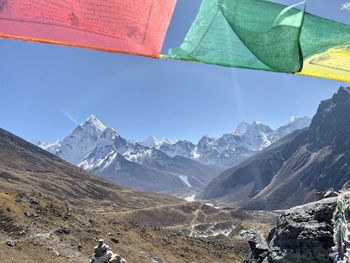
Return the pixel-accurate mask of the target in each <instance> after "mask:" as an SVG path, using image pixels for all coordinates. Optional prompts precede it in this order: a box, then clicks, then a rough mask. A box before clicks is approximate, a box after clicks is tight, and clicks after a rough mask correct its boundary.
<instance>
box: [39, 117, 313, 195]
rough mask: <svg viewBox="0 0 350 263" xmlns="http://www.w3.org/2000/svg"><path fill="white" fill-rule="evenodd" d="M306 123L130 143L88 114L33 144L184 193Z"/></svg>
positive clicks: (130, 183) (141, 184)
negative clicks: (54, 138)
mask: <svg viewBox="0 0 350 263" xmlns="http://www.w3.org/2000/svg"><path fill="white" fill-rule="evenodd" d="M309 124H310V119H309V118H307V117H303V118H296V119H294V120H293V121H291V122H290V123H289V124H287V125H286V126H283V127H281V128H279V129H277V130H272V129H271V128H270V127H268V126H267V125H265V124H263V123H262V122H253V123H252V124H248V123H242V124H240V125H239V126H238V128H237V129H236V131H235V132H233V133H229V134H225V135H223V136H222V137H221V138H219V139H215V138H209V137H203V138H202V139H201V140H200V141H199V143H198V144H197V145H195V144H193V143H192V142H189V141H184V140H183V141H175V140H170V139H162V140H158V139H156V138H154V137H150V138H148V139H147V140H146V141H145V142H141V143H135V142H133V141H131V140H127V139H125V138H123V137H121V136H120V135H119V134H118V133H117V132H116V131H115V130H114V129H111V128H108V127H106V126H105V125H104V124H103V123H102V122H101V121H100V120H98V119H97V118H96V117H95V116H94V115H92V116H90V117H89V118H88V119H87V120H86V121H85V122H83V123H82V124H81V125H79V126H78V127H77V128H75V129H74V130H73V132H72V133H71V134H70V135H68V136H67V137H66V138H64V139H63V140H62V141H60V142H56V143H53V144H47V143H41V142H34V143H35V144H36V145H38V146H40V147H41V148H43V149H45V150H47V151H49V152H51V153H53V154H55V155H57V156H59V157H61V158H62V159H64V160H66V161H68V162H70V163H72V164H74V165H77V166H79V167H81V168H83V169H85V170H87V171H90V172H93V173H95V174H98V175H101V176H103V177H105V178H108V179H109V180H112V181H114V182H116V183H118V184H121V185H123V186H127V187H132V188H136V189H140V190H145V191H156V192H166V193H169V194H173V195H176V196H179V197H184V196H188V195H192V194H194V193H197V192H198V191H200V190H201V189H203V188H205V187H206V186H207V185H208V183H209V182H210V181H211V180H212V179H213V178H214V177H215V176H216V175H218V174H219V173H220V172H221V171H223V170H224V169H226V168H228V167H232V166H233V165H235V164H238V163H240V162H241V161H243V160H245V159H247V158H248V157H250V156H252V155H254V154H255V153H257V152H259V151H260V150H262V149H264V148H266V147H267V146H269V145H270V144H271V143H273V142H274V141H277V140H278V139H280V138H281V137H283V136H285V135H286V134H288V133H290V132H293V131H294V130H296V129H300V128H304V127H306V126H308V125H309Z"/></svg>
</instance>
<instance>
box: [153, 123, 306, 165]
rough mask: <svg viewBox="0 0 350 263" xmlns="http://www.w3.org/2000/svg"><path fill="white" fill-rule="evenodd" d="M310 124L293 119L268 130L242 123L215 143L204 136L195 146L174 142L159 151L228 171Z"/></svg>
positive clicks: (260, 126) (163, 146)
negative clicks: (226, 168)
mask: <svg viewBox="0 0 350 263" xmlns="http://www.w3.org/2000/svg"><path fill="white" fill-rule="evenodd" d="M310 123H311V119H310V118H308V117H301V118H293V119H292V120H291V122H289V123H288V124H287V125H285V126H282V127H280V128H278V129H276V130H272V129H271V128H270V127H269V126H267V125H265V124H264V123H263V122H261V121H254V122H253V123H251V124H249V123H246V122H243V123H241V124H239V125H238V127H237V128H236V130H235V131H234V132H232V133H228V134H224V135H223V136H222V137H220V138H218V139H216V138H211V137H208V136H204V137H202V138H201V139H200V140H199V142H198V144H197V145H195V144H193V143H191V142H189V141H178V142H176V143H175V144H166V143H163V144H162V145H161V146H160V147H159V149H160V150H161V151H163V152H164V153H166V154H167V155H169V156H172V157H173V156H176V155H180V156H183V157H186V158H191V159H193V160H196V161H198V162H201V163H203V164H207V165H217V166H221V167H232V166H234V165H236V164H238V163H240V162H242V161H243V160H245V159H247V158H248V157H250V156H252V155H254V154H255V153H257V152H259V151H261V150H263V149H265V148H266V147H268V146H270V145H271V144H272V143H274V142H276V141H277V140H279V139H281V138H283V137H284V136H286V135H288V134H290V133H292V132H294V131H296V130H298V129H303V128H306V127H308V126H309V125H310Z"/></svg>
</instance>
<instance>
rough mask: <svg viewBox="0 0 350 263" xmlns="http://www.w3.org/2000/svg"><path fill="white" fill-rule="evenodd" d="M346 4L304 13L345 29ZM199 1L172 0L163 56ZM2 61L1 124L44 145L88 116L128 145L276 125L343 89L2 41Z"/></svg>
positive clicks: (311, 5)
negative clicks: (240, 125) (254, 124)
mask: <svg viewBox="0 0 350 263" xmlns="http://www.w3.org/2000/svg"><path fill="white" fill-rule="evenodd" d="M287 1H288V0H287ZM289 2H294V3H295V0H293V1H289ZM346 2H347V1H345V0H309V2H308V11H309V12H312V13H316V14H319V15H322V16H326V17H328V18H332V19H335V20H337V21H341V22H344V23H348V24H350V11H349V10H346V9H343V10H342V5H343V4H345V3H346ZM199 4H200V1H199V0H178V5H177V8H176V11H175V14H174V20H173V21H172V24H171V27H170V29H169V32H168V35H167V39H166V42H165V46H164V51H166V50H167V49H168V48H169V47H176V46H178V45H179V44H180V43H181V41H182V40H183V37H184V35H185V33H186V32H187V30H188V28H189V26H190V25H191V23H192V22H193V20H194V17H195V14H196V12H197V10H198V7H199ZM349 7H350V5H349ZM0 57H1V60H0V69H1V71H0V127H1V128H4V129H7V130H9V131H11V132H13V133H15V134H17V135H19V136H21V137H23V138H25V139H38V140H41V141H46V142H51V141H56V140H59V139H62V138H63V137H64V136H66V135H67V134H68V133H69V132H70V131H71V130H72V129H74V127H75V126H76V125H77V123H79V122H81V121H83V120H84V119H86V118H87V117H88V116H89V115H90V114H95V115H96V116H97V117H98V118H99V119H100V120H101V121H102V122H104V123H105V124H106V125H108V126H110V127H113V128H115V129H116V130H117V131H118V133H119V134H121V135H122V136H123V137H126V138H129V139H133V140H143V139H145V138H146V137H148V135H150V134H153V135H155V136H157V137H164V136H165V137H171V138H177V139H189V140H192V141H197V140H198V139H199V138H200V137H201V136H202V135H210V136H216V137H217V136H221V135H222V134H223V133H226V132H229V131H232V130H234V128H235V127H236V126H237V124H238V123H239V122H241V121H248V122H251V121H253V120H262V121H264V122H265V123H267V124H269V125H271V126H272V127H277V126H279V125H282V124H284V123H286V122H288V120H289V118H290V117H291V116H292V115H295V116H304V115H307V116H313V114H314V113H315V112H316V110H317V106H318V104H319V102H320V101H321V100H324V99H327V98H329V97H330V96H331V95H332V94H333V93H334V92H336V91H337V89H338V87H339V86H341V85H345V84H342V83H340V82H335V81H330V80H323V79H316V78H309V77H301V76H293V75H286V74H277V73H269V72H259V71H252V70H240V69H230V68H224V67H218V66H212V65H205V64H199V63H186V62H181V61H168V60H155V59H148V58H143V57H135V56H130V55H120V54H114V53H104V52H97V51H91V50H84V49H77V48H69V47H59V46H52V45H44V44H34V43H29V42H20V41H13V40H3V39H0Z"/></svg>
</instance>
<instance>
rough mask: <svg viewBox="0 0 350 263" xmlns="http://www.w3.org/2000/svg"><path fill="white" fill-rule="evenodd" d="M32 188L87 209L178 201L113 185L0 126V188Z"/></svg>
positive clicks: (2, 190)
mask: <svg viewBox="0 0 350 263" xmlns="http://www.w3.org/2000/svg"><path fill="white" fill-rule="evenodd" d="M32 190H34V191H37V192H40V193H43V194H45V195H46V196H50V197H54V198H56V199H58V200H64V201H69V202H71V203H72V204H76V205H79V206H86V207H89V208H93V207H100V206H101V207H104V206H107V207H114V208H115V209H125V208H127V209H131V208H132V209H137V208H146V207H151V206H156V205H159V204H171V203H176V202H178V200H177V199H175V198H172V197H169V196H166V195H162V194H151V193H143V192H138V191H134V190H130V189H126V188H122V187H119V186H116V185H114V184H112V183H110V182H108V181H106V180H103V179H102V178H100V177H98V176H95V175H92V174H90V173H88V172H86V171H84V170H82V169H80V168H77V167H75V166H73V165H71V164H69V163H67V162H65V161H63V160H62V159H60V158H58V157H57V156H55V155H53V154H50V153H48V152H46V151H44V150H42V149H41V148H39V147H36V146H34V145H33V144H31V143H28V142H26V141H25V140H23V139H21V138H19V137H17V136H15V135H13V134H11V133H9V132H7V131H5V130H3V129H0V191H1V192H8V191H15V192H18V191H23V192H28V191H32Z"/></svg>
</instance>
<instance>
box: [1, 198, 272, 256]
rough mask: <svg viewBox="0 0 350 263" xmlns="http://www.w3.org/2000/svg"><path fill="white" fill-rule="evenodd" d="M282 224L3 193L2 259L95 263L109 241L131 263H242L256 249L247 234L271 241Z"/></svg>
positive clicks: (175, 208)
mask: <svg viewBox="0 0 350 263" xmlns="http://www.w3.org/2000/svg"><path fill="white" fill-rule="evenodd" d="M275 219H276V216H275V214H273V213H262V212H250V213H247V212H244V211H240V210H237V209H231V208H225V209H221V210H217V209H215V208H213V207H211V206H208V205H206V204H202V203H199V202H185V201H184V202H183V203H181V202H180V203H179V204H173V205H161V206H157V207H153V208H146V209H135V210H128V211H115V210H113V209H106V208H101V210H96V209H94V210H93V211H89V210H86V209H85V210H82V209H79V208H77V207H74V206H72V205H70V204H68V203H65V202H61V201H56V200H54V199H50V198H47V197H45V196H43V195H41V194H36V193H31V194H25V193H0V258H1V262H4V263H7V262H8V263H10V262H13V263H15V262H16V263H17V262H21V263H22V262H25V263H31V262H33V263H34V262H35V263H37V262H55V263H56V262H57V263H60V262H62V263H63V262H88V260H89V257H90V255H91V254H92V252H93V247H94V246H95V244H96V240H97V239H99V238H104V239H105V241H106V242H107V243H108V244H109V245H111V247H112V250H113V251H114V252H115V253H118V254H120V255H121V256H123V257H124V258H125V259H126V260H127V262H129V263H133V262H135V263H143V262H149V263H151V262H153V263H154V262H158V263H161V262H164V263H166V262H167V263H186V262H201V263H203V262H204V263H205V262H208V263H213V262H217V263H224V262H230V263H232V262H242V261H243V260H244V258H245V257H246V255H247V253H248V250H249V248H248V245H247V236H245V234H244V233H249V231H248V232H246V231H244V230H251V229H255V230H256V231H258V232H262V233H264V234H267V233H268V232H269V230H270V229H271V228H272V225H273V224H274V222H275ZM242 230H243V231H242Z"/></svg>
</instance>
